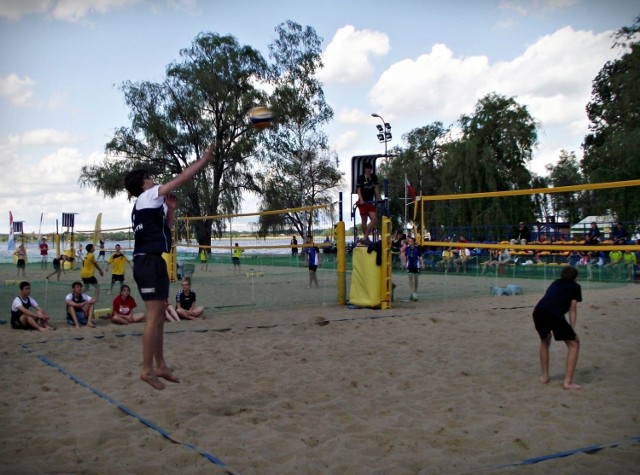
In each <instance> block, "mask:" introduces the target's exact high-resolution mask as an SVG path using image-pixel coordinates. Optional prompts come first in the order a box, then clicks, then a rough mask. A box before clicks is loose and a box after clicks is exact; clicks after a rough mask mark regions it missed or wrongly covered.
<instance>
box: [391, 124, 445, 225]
mask: <svg viewBox="0 0 640 475" xmlns="http://www.w3.org/2000/svg"><path fill="white" fill-rule="evenodd" d="M448 133H449V130H448V129H446V128H445V127H443V125H442V122H434V123H432V124H430V125H426V126H424V127H419V128H416V129H413V130H411V131H410V132H409V133H407V134H405V135H403V136H402V139H403V141H404V142H405V143H406V147H405V148H395V149H393V150H391V154H396V155H397V156H396V157H395V158H392V159H391V160H389V162H388V165H387V162H383V163H382V166H381V167H380V172H381V174H382V175H385V176H387V177H388V180H389V194H390V195H391V196H390V198H391V199H390V214H391V219H392V221H393V225H394V227H400V224H401V223H403V225H406V224H407V223H405V222H404V221H405V220H404V216H405V205H407V204H409V203H405V200H404V197H405V186H406V183H405V176H406V178H407V181H408V182H409V183H410V184H411V186H412V187H413V188H414V189H415V191H416V193H417V194H419V195H425V196H426V195H434V194H436V193H437V191H438V190H439V189H440V179H439V177H440V169H441V166H442V165H441V164H442V161H443V158H444V153H445V145H446V137H447V134H448ZM407 197H408V198H410V197H409V195H407ZM435 210H436V207H435V206H434V204H433V202H427V204H426V210H425V216H426V219H427V220H428V221H433V222H436V221H437V219H438V218H437V215H435V214H434V213H435ZM413 213H414V209H413V206H409V207H408V208H407V220H408V221H413Z"/></svg>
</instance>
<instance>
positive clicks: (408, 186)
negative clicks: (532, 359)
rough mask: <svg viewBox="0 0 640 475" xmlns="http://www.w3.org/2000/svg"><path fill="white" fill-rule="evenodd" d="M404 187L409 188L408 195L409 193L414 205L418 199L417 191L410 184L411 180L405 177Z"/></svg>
mask: <svg viewBox="0 0 640 475" xmlns="http://www.w3.org/2000/svg"><path fill="white" fill-rule="evenodd" d="M404 186H405V187H406V188H407V193H409V196H410V197H411V202H412V203H413V202H414V201H415V200H416V198H417V195H416V190H415V189H414V188H413V186H411V183H409V180H407V177H406V176H405V177H404Z"/></svg>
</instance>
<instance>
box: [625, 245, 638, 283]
mask: <svg viewBox="0 0 640 475" xmlns="http://www.w3.org/2000/svg"><path fill="white" fill-rule="evenodd" d="M622 260H623V261H624V265H625V267H626V268H627V279H628V280H633V279H634V278H635V274H636V266H637V265H638V258H637V256H636V254H635V252H632V251H631V250H630V249H627V250H626V251H624V255H623V256H622Z"/></svg>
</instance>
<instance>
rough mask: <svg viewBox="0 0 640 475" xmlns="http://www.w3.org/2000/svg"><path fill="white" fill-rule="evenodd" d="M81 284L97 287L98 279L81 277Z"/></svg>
mask: <svg viewBox="0 0 640 475" xmlns="http://www.w3.org/2000/svg"><path fill="white" fill-rule="evenodd" d="M82 282H84V285H90V284H92V285H98V279H96V277H95V276H93V277H83V278H82Z"/></svg>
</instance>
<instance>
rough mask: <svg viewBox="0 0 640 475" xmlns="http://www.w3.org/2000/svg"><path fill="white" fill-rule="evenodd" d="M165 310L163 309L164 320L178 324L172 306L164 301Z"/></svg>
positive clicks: (178, 319) (178, 318)
mask: <svg viewBox="0 0 640 475" xmlns="http://www.w3.org/2000/svg"><path fill="white" fill-rule="evenodd" d="M165 305H166V308H165V309H164V318H165V320H167V321H168V322H179V321H180V317H179V316H178V314H177V313H176V309H175V308H173V305H171V304H170V303H169V301H168V300H167V301H165Z"/></svg>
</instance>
